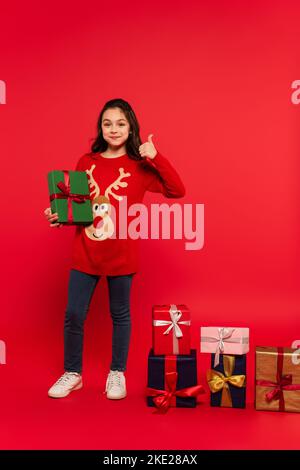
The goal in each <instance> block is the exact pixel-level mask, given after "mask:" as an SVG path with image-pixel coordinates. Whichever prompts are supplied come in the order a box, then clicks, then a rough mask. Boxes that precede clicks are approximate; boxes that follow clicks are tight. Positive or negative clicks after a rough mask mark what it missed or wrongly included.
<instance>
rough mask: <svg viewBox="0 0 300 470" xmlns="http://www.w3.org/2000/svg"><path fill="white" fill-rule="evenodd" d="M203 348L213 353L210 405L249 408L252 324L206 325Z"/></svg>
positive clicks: (202, 350) (203, 332)
mask: <svg viewBox="0 0 300 470" xmlns="http://www.w3.org/2000/svg"><path fill="white" fill-rule="evenodd" d="M200 350H201V352H204V353H211V369H209V370H208V371H207V374H206V376H207V382H208V386H209V388H210V405H211V406H222V407H230V408H245V406H246V354H247V353H248V352H249V328H225V327H202V328H201V343H200Z"/></svg>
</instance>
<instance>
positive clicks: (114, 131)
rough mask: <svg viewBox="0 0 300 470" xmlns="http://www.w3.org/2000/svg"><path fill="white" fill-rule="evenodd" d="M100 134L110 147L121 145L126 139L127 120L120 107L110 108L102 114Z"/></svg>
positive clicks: (128, 129)
mask: <svg viewBox="0 0 300 470" xmlns="http://www.w3.org/2000/svg"><path fill="white" fill-rule="evenodd" d="M101 127H102V134H103V138H104V140H105V141H106V142H107V143H108V145H109V146H110V147H113V148H115V149H117V148H119V147H121V146H122V145H123V144H124V143H125V142H126V140H127V139H128V134H129V131H130V126H129V122H128V121H127V119H126V116H125V114H124V113H123V111H122V110H121V109H120V108H110V109H107V110H106V111H104V113H103V116H102V124H101Z"/></svg>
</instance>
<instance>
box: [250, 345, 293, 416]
mask: <svg viewBox="0 0 300 470" xmlns="http://www.w3.org/2000/svg"><path fill="white" fill-rule="evenodd" d="M294 355H295V350H294V349H291V348H282V347H262V346H259V347H256V364H255V373H256V381H255V389H256V391H255V408H256V410H268V411H289V412H298V413H299V412H300V367H299V364H298V363H296V361H294V360H293V357H294Z"/></svg>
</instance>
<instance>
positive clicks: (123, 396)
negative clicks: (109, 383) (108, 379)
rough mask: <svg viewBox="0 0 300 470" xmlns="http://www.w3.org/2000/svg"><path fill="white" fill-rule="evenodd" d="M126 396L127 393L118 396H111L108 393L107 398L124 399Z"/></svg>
mask: <svg viewBox="0 0 300 470" xmlns="http://www.w3.org/2000/svg"><path fill="white" fill-rule="evenodd" d="M126 397H127V393H125V394H124V395H121V396H118V397H114V396H110V395H108V394H106V398H108V399H109V400H122V399H123V398H126Z"/></svg>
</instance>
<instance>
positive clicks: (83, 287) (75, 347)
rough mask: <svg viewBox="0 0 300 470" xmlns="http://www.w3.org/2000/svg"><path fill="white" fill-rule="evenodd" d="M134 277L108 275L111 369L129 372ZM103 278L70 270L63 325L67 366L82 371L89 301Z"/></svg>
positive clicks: (131, 275)
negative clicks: (131, 297)
mask: <svg viewBox="0 0 300 470" xmlns="http://www.w3.org/2000/svg"><path fill="white" fill-rule="evenodd" d="M132 277H133V274H128V275H123V276H107V281H108V290H109V303H110V314H111V318H112V321H113V335H112V361H111V366H110V368H111V370H119V371H124V370H126V362H127V356H128V349H129V339H130V332H131V319H130V300H129V299H130V287H131V283H132ZM100 278H101V276H100V275H93V274H87V273H84V272H81V271H77V270H76V269H71V271H70V279H69V288H68V305H67V310H66V315H65V323H64V349H65V355H64V367H65V371H66V372H78V373H81V372H82V351H83V329H84V321H85V319H86V316H87V313H88V310H89V305H90V301H91V298H92V295H93V293H94V290H95V287H96V285H97V283H98V281H99V279H100Z"/></svg>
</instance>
